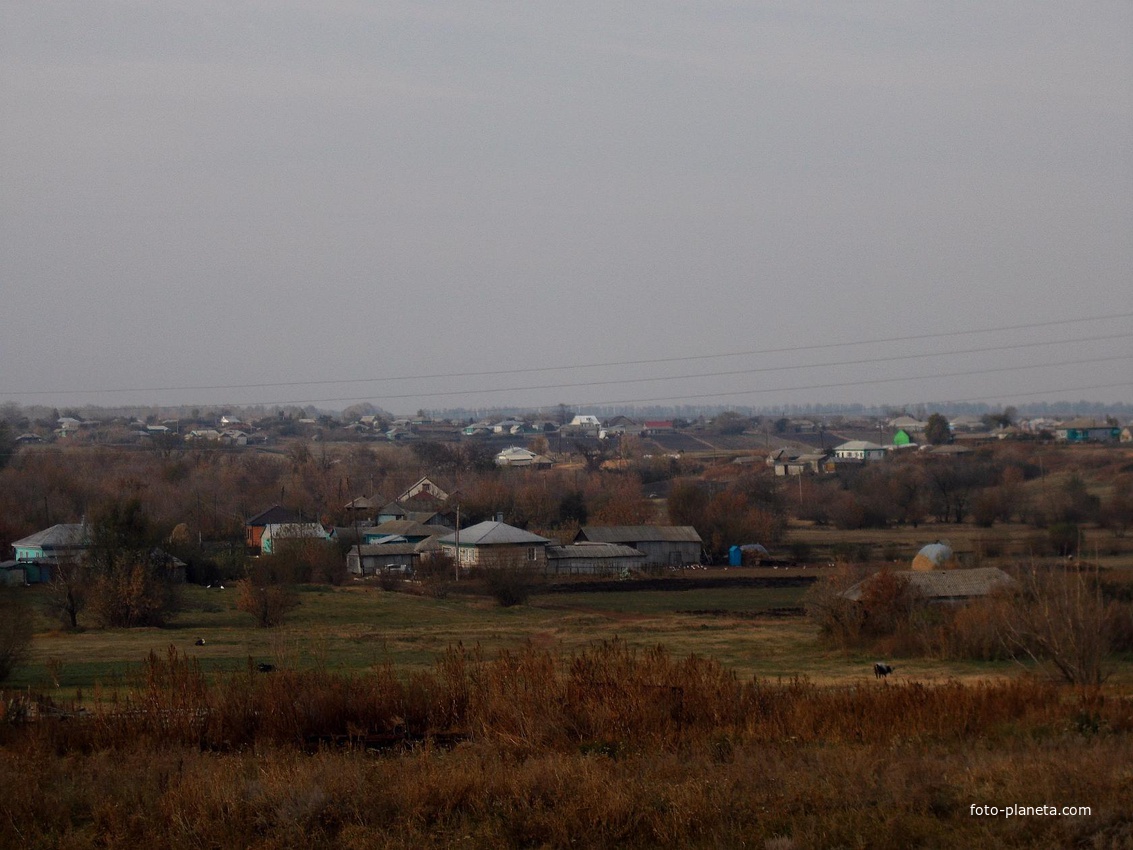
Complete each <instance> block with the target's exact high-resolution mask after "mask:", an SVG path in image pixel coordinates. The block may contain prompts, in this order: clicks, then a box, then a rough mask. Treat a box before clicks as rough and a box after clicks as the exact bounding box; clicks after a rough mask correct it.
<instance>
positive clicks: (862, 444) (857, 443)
mask: <svg viewBox="0 0 1133 850" xmlns="http://www.w3.org/2000/svg"><path fill="white" fill-rule="evenodd" d="M834 457H835V458H837V459H838V460H860V461H871V460H884V459H885V446H879V445H878V444H877V443H871V442H869V441H868V440H850V441H849V442H848V443H842V445H840V446H836V447H835V449H834Z"/></svg>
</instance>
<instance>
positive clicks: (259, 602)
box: [236, 576, 299, 628]
mask: <svg viewBox="0 0 1133 850" xmlns="http://www.w3.org/2000/svg"><path fill="white" fill-rule="evenodd" d="M236 592H237V594H238V595H237V597H236V608H237V609H238V610H240V611H243V612H244V613H245V614H251V615H252V616H253V617H255V619H256V625H257V626H259V627H260V628H271V627H273V626H278V625H281V624H282V623H283V621H284V619H285V618H286V616H287V613H288V612H289V611H291V610H292V609H293V608H295V607H296V606H297V605H298V604H299V598H298V596H297V595H296V593H295V591H294V590H293V589H292V588H291V587H289V586H287V585H283V584H267V583H263V582H261V581H257V580H256V578H255V577H253V576H250V577H248V578H243V579H240V581H238V582H236Z"/></svg>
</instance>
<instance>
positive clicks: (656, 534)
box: [575, 525, 702, 543]
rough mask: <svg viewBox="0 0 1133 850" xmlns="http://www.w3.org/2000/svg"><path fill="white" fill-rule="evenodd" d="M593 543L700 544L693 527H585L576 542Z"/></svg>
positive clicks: (580, 531) (698, 536)
mask: <svg viewBox="0 0 1133 850" xmlns="http://www.w3.org/2000/svg"><path fill="white" fill-rule="evenodd" d="M579 540H589V541H590V542H592V543H700V542H702V541H701V539H700V535H699V534H697V532H696V529H695V528H693V527H692V526H691V525H584V526H583V527H582V528H581V529H580V530H579V532H578V536H577V537H575V541H576V542H578V541H579Z"/></svg>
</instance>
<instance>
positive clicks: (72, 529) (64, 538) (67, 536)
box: [12, 522, 88, 550]
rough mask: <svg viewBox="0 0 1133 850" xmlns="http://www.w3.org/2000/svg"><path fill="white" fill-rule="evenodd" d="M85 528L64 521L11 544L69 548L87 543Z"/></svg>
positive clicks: (36, 547) (38, 547)
mask: <svg viewBox="0 0 1133 850" xmlns="http://www.w3.org/2000/svg"><path fill="white" fill-rule="evenodd" d="M87 542H88V541H87V533H86V528H85V527H84V526H83V524H82V523H77V522H64V523H60V524H58V525H53V526H51V527H50V528H45V529H44V530H43V531H37V532H36V533H35V534H32V535H29V536H28V537H25V538H24V539H23V540H17V541H16V542H15V543H13V544H12V545H13V546H18V547H20V548H21V549H45V550H46V549H69V548H75V547H81V546H85V545H87Z"/></svg>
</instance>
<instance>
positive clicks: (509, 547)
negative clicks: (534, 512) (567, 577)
mask: <svg viewBox="0 0 1133 850" xmlns="http://www.w3.org/2000/svg"><path fill="white" fill-rule="evenodd" d="M438 542H439V543H440V544H441V551H442V552H443V553H444V554H446V555H448V556H449V557H450V558H453V559H455V560H456V562H457V563H458V564H459V565H460V566H461V567H465V568H468V567H500V566H518V565H525V566H529V567H531V568H532V569H538V570H543V569H544V568H546V566H547V546H549V545H550V544H551V543H553V542H554V541H553V540H550V539H548V538H546V537H540V536H539V535H538V534H532V533H531V532H530V531H524V530H523V529H522V528H516V527H515V526H514V525H508V524H507V523H505V522H501V521H500V520H485V521H484V522H479V523H476V525H470V526H469V527H468V528H462V529H460V530H459V531H454V532H453V533H452V534H446V535H445V536H444V537H442V538H440V540H439V541H438Z"/></svg>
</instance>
